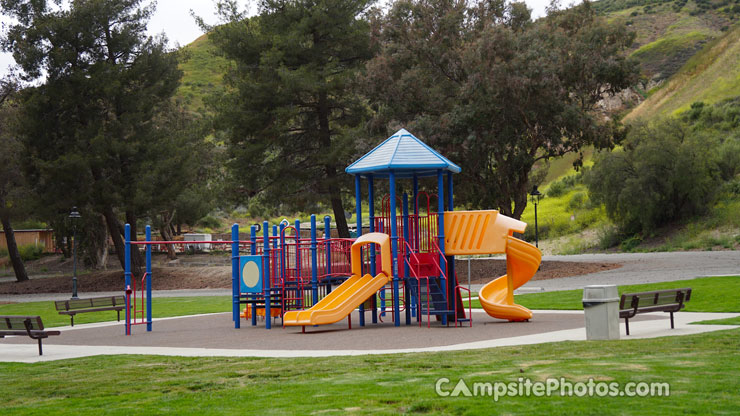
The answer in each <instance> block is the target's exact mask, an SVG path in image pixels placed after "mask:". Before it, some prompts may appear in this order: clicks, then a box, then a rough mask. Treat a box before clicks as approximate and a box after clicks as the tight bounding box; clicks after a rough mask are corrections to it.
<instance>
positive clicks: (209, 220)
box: [198, 215, 221, 229]
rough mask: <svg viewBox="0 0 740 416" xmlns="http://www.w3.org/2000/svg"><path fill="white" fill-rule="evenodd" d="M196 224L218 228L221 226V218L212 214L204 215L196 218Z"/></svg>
mask: <svg viewBox="0 0 740 416" xmlns="http://www.w3.org/2000/svg"><path fill="white" fill-rule="evenodd" d="M198 225H199V226H201V227H205V228H212V229H218V228H221V220H219V219H218V218H216V217H214V216H212V215H206V216H205V217H203V218H201V219H200V220H198Z"/></svg>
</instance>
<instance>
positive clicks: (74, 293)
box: [69, 207, 82, 299]
mask: <svg viewBox="0 0 740 416" xmlns="http://www.w3.org/2000/svg"><path fill="white" fill-rule="evenodd" d="M80 218H82V216H81V215H80V213H79V212H78V211H77V207H72V212H70V213H69V220H70V221H71V222H72V230H74V231H73V232H72V234H73V236H72V244H73V246H72V253H73V254H72V257H73V259H74V260H72V264H73V266H72V267H73V269H72V299H77V220H79V219H80Z"/></svg>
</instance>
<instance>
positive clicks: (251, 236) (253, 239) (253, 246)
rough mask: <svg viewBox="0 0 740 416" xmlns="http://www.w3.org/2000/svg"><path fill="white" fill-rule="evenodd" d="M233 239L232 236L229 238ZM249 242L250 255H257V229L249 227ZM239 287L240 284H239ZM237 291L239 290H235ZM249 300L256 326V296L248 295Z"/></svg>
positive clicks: (253, 324)
mask: <svg viewBox="0 0 740 416" xmlns="http://www.w3.org/2000/svg"><path fill="white" fill-rule="evenodd" d="M231 237H232V239H233V237H234V236H233V235H232V236H231ZM249 241H250V243H251V244H250V246H251V247H250V248H251V252H250V254H251V255H253V256H256V255H257V227H256V226H254V225H253V226H251V227H250V230H249ZM239 284H240V285H241V283H239ZM237 290H239V289H238V288H237ZM249 299H250V300H251V301H252V304H251V305H250V306H249V307H250V309H252V322H251V323H252V326H257V304H256V303H255V302H256V301H257V295H249ZM237 313H239V307H238V306H237Z"/></svg>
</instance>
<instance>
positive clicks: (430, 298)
mask: <svg viewBox="0 0 740 416" xmlns="http://www.w3.org/2000/svg"><path fill="white" fill-rule="evenodd" d="M430 249H431V250H430V251H429V252H427V253H419V252H416V251H414V250H413V249H412V248H411V245H410V244H409V243H408V242H404V250H403V253H402V255H403V257H404V261H405V263H406V265H407V266H408V268H409V274H410V276H409V278H408V279H407V280H406V287H407V288H408V290H409V295H410V297H411V299H416V304H417V321H418V322H419V326H421V323H422V320H423V316H424V315H426V317H427V327H430V326H431V316H432V315H434V316H435V317H436V318H437V320H443V321H447V322H448V323H449V322H450V321H454V322H455V326H457V325H458V323H461V322H469V321H470V318H469V317H466V315H465V310H464V309H463V307H462V299H461V297H460V287H459V286H458V284H457V276H455V280H454V281H452V282H451V281H450V280H449V279H448V278H447V273H446V271H447V259H446V258H445V257H443V256H440V249H439V246H437V244H436V243H434V242H433V241H432V242H431V244H430ZM440 258H441V259H442V260H443V263H442V264H440V261H439V259H440ZM450 300H451V302H450ZM443 317H446V319H443Z"/></svg>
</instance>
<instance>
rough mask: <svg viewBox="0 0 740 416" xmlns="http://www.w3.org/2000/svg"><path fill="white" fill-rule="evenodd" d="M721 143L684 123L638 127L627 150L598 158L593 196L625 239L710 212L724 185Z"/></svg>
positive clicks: (592, 182)
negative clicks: (718, 152)
mask: <svg viewBox="0 0 740 416" xmlns="http://www.w3.org/2000/svg"><path fill="white" fill-rule="evenodd" d="M719 141H720V140H719V139H718V138H717V137H704V135H703V134H697V133H691V131H690V129H689V126H687V125H686V124H685V123H684V122H682V121H679V120H670V119H669V120H659V121H655V122H653V123H650V124H638V125H636V126H635V127H634V128H633V129H632V131H630V134H629V137H628V138H627V140H625V143H624V147H623V149H620V150H618V151H614V152H605V153H602V154H600V155H598V156H597V157H596V159H595V161H594V166H593V168H592V169H591V170H590V171H589V172H588V175H586V184H587V185H588V191H589V195H590V197H591V199H592V200H593V201H595V202H599V203H603V204H604V205H605V207H606V212H607V215H608V216H609V218H610V219H612V220H613V221H614V222H615V223H616V224H617V225H619V226H620V228H621V230H622V232H624V233H626V234H636V233H639V232H651V231H653V230H655V229H656V228H657V227H659V226H661V225H664V224H667V223H670V222H671V221H675V220H679V219H682V218H686V217H689V216H692V215H696V214H699V213H702V212H705V211H706V210H707V209H708V208H709V207H711V206H712V203H713V202H714V200H715V196H716V194H717V191H718V190H719V187H718V186H717V185H718V184H719V183H720V182H721V177H720V170H719V169H718V167H717V161H716V160H715V159H716V158H717V155H716V154H715V152H714V150H713V149H716V148H717V147H718V145H719Z"/></svg>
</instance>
